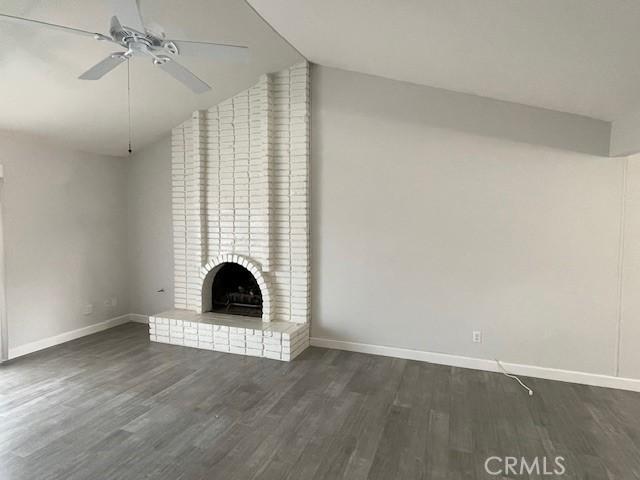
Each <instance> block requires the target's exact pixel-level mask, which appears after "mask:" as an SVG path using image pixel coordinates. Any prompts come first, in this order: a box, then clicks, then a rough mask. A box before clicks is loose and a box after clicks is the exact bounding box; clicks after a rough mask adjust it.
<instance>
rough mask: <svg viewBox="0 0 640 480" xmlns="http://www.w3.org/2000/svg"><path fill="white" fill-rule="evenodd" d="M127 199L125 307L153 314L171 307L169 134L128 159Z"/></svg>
mask: <svg viewBox="0 0 640 480" xmlns="http://www.w3.org/2000/svg"><path fill="white" fill-rule="evenodd" d="M127 199H128V212H127V213H128V216H127V218H128V222H127V225H128V237H127V238H128V246H129V282H130V285H131V288H130V292H131V296H130V304H131V312H132V313H137V314H142V315H153V314H156V313H160V312H162V311H164V310H168V309H170V308H172V307H173V243H172V232H171V138H170V135H169V136H167V137H165V138H163V139H162V140H160V141H158V142H156V143H155V144H154V145H152V146H150V147H148V148H146V149H144V150H142V151H140V152H139V153H136V154H134V155H133V156H132V157H131V158H130V159H129V161H128V167H127ZM161 289H164V292H158V290H161Z"/></svg>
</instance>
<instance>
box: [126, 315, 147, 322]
mask: <svg viewBox="0 0 640 480" xmlns="http://www.w3.org/2000/svg"><path fill="white" fill-rule="evenodd" d="M129 321H130V322H135V323H144V324H149V315H141V314H139V313H130V314H129Z"/></svg>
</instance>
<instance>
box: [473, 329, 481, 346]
mask: <svg viewBox="0 0 640 480" xmlns="http://www.w3.org/2000/svg"><path fill="white" fill-rule="evenodd" d="M473 343H482V332H481V331H480V330H474V332H473Z"/></svg>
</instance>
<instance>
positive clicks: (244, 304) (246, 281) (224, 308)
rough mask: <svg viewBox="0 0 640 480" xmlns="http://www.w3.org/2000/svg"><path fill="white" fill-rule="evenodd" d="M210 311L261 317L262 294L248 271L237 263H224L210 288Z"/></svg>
mask: <svg viewBox="0 0 640 480" xmlns="http://www.w3.org/2000/svg"><path fill="white" fill-rule="evenodd" d="M211 311H212V312H218V313H228V314H231V315H242V316H249V317H258V318H261V317H262V292H261V291H260V287H259V286H258V282H257V281H256V279H255V277H254V276H253V275H252V274H251V272H250V271H249V270H247V269H246V268H244V267H243V266H242V265H239V264H237V263H224V264H223V265H222V266H221V267H220V270H218V272H217V273H216V275H215V277H214V279H213V284H212V286H211Z"/></svg>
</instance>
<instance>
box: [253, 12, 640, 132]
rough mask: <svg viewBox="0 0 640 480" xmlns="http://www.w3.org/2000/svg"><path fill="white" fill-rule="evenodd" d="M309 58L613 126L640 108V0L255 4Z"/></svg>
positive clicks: (348, 68) (331, 64)
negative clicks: (589, 119) (573, 115)
mask: <svg viewBox="0 0 640 480" xmlns="http://www.w3.org/2000/svg"><path fill="white" fill-rule="evenodd" d="M249 3H251V4H252V5H253V7H254V8H255V9H256V10H257V11H258V12H259V13H260V14H261V15H262V16H263V17H264V18H265V19H266V20H267V21H268V22H269V23H270V24H271V25H272V26H273V27H274V28H275V29H276V30H277V31H278V32H279V33H280V34H281V35H283V36H284V37H285V38H286V39H287V40H289V41H290V42H291V43H292V44H293V45H294V46H295V47H296V48H297V49H298V50H299V51H300V52H301V53H302V54H303V55H305V56H306V57H307V58H308V59H309V60H310V61H312V62H315V63H319V64H323V65H327V66H333V67H338V68H344V69H347V70H354V71H358V72H364V73H369V74H372V75H379V76H383V77H388V78H392V79H397V80H404V81H408V82H414V83H418V84H423V85H430V86H434V87H440V88H446V89H449V90H456V91H460V92H465V93H473V94H477V95H482V96H486V97H492V98H497V99H501V100H507V101H512V102H518V103H523V104H527V105H533V106H538V107H544V108H550V109H554V110H559V111H564V112H570V113H575V114H580V115H586V116H589V117H593V118H597V119H602V120H609V121H611V120H614V119H616V118H618V117H619V116H620V115H621V114H623V113H625V112H628V111H632V110H634V109H637V108H640V28H639V27H640V1H637V0H249Z"/></svg>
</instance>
